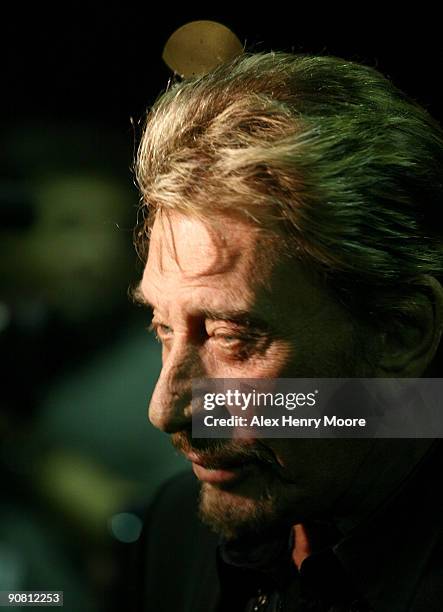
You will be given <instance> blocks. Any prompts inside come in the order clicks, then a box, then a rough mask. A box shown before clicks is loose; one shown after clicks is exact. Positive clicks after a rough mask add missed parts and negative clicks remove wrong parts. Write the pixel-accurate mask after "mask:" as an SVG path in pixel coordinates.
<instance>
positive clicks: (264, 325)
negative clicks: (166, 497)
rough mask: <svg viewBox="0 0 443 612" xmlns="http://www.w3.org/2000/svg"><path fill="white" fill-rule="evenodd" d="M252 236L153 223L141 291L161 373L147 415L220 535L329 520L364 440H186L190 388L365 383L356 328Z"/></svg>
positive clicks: (231, 225)
mask: <svg viewBox="0 0 443 612" xmlns="http://www.w3.org/2000/svg"><path fill="white" fill-rule="evenodd" d="M274 251H275V249H272V248H271V247H270V244H269V241H267V240H266V239H265V238H264V237H263V234H262V233H261V232H259V231H258V229H257V228H256V227H255V226H253V225H252V224H249V223H247V222H245V221H239V220H238V219H234V218H231V217H229V216H223V217H219V218H218V219H217V224H216V225H213V224H211V226H210V225H209V224H205V223H203V222H202V221H200V220H197V219H195V218H191V217H187V216H183V215H181V214H178V213H172V214H170V215H168V217H165V216H163V217H161V218H157V219H156V221H155V223H154V227H153V230H152V237H151V243H150V249H149V257H148V261H147V264H146V268H145V271H144V275H143V280H142V283H141V286H140V290H141V292H142V295H143V299H144V300H145V301H147V302H149V303H150V304H151V305H152V306H153V310H154V318H153V327H154V329H155V330H156V333H157V335H158V337H159V339H160V341H161V344H162V360H163V369H162V372H161V375H160V377H159V380H158V383H157V386H156V389H155V391H154V394H153V397H152V400H151V404H150V409H149V416H150V419H151V421H152V423H153V424H154V425H155V426H157V427H158V428H160V429H162V430H163V431H166V432H168V433H170V434H172V440H173V443H174V445H175V446H176V447H177V448H178V449H179V450H181V451H182V452H184V454H185V455H186V456H187V457H188V459H190V460H191V461H192V463H193V468H194V472H195V474H196V476H197V477H198V478H199V479H200V480H201V481H202V483H203V486H202V495H201V512H202V515H203V518H204V519H205V520H206V521H207V522H209V523H210V524H212V525H213V526H214V527H215V528H216V529H217V530H219V531H220V532H221V533H223V534H224V535H225V536H226V537H234V536H236V535H239V534H241V533H242V532H244V531H248V530H251V529H255V530H257V529H266V528H268V527H273V526H275V525H277V524H279V523H281V522H286V521H287V522H288V523H296V522H299V521H303V520H306V519H307V518H316V517H317V518H321V517H323V516H327V515H329V514H330V513H331V512H332V511H333V509H334V508H335V507H336V506H337V504H339V500H340V498H341V497H342V496H343V495H344V494H345V493H346V491H347V489H348V487H349V486H350V484H351V483H352V481H353V478H354V477H355V474H356V472H357V470H358V468H359V466H360V464H361V462H362V460H363V459H364V457H365V456H366V454H367V453H368V450H369V448H370V441H368V440H336V439H331V440H328V439H323V440H307V439H260V440H250V439H248V440H236V441H230V440H223V441H214V440H202V439H198V440H197V439H194V440H193V439H192V437H191V433H190V432H191V381H192V379H193V378H284V377H291V378H296V377H304V378H310V377H312V378H314V377H331V378H333V377H337V378H338V377H342V376H346V377H350V376H358V375H360V376H361V375H365V374H367V371H366V370H365V365H364V362H363V361H364V360H363V357H362V355H361V354H360V353H361V347H360V344H359V343H357V341H356V336H358V334H357V332H356V324H355V322H353V321H352V320H351V318H350V316H349V314H348V313H347V312H346V311H345V310H344V309H343V307H342V306H341V305H339V304H338V303H337V302H336V301H335V300H333V299H332V298H331V296H330V294H329V293H328V292H327V290H326V289H325V288H323V287H322V286H321V285H320V284H319V283H318V282H317V281H316V280H315V279H314V277H313V275H311V276H310V275H309V274H308V273H307V272H306V270H305V269H303V268H302V266H301V264H298V263H296V262H295V261H288V260H285V261H282V260H281V259H280V260H279V258H278V257H276V256H275V255H274Z"/></svg>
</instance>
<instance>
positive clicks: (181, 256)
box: [149, 214, 250, 279]
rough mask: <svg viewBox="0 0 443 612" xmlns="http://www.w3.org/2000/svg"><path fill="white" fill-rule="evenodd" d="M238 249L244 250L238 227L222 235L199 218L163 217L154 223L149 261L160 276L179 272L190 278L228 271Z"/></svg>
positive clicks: (177, 215)
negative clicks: (156, 268) (227, 234)
mask: <svg viewBox="0 0 443 612" xmlns="http://www.w3.org/2000/svg"><path fill="white" fill-rule="evenodd" d="M225 229H226V228H225ZM242 246H243V247H246V241H245V235H244V232H243V233H242V232H241V231H240V230H239V229H238V228H237V231H236V228H235V227H231V228H230V235H229V236H226V235H225V234H224V233H223V232H222V231H217V229H216V228H215V227H213V226H212V225H210V224H209V223H204V222H203V221H201V220H200V219H196V218H192V217H187V216H184V215H179V214H174V215H171V214H164V215H158V216H157V218H156V220H155V222H154V227H153V230H152V235H151V244H150V248H149V258H150V259H151V262H152V263H154V264H156V266H157V267H158V270H159V271H160V272H161V273H168V272H172V273H173V272H177V271H180V273H181V274H182V275H183V276H184V277H186V278H189V279H192V278H197V277H201V276H213V275H217V274H224V273H226V272H228V271H232V270H233V269H234V268H235V266H236V263H237V261H238V259H239V258H240V256H241V254H242V251H244V248H243V249H242ZM249 248H250V245H249Z"/></svg>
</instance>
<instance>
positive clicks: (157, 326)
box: [148, 321, 174, 342]
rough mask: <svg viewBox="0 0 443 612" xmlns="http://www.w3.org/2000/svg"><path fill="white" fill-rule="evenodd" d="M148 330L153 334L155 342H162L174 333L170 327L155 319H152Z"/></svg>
mask: <svg viewBox="0 0 443 612" xmlns="http://www.w3.org/2000/svg"><path fill="white" fill-rule="evenodd" d="M148 331H150V332H152V333H153V334H154V337H155V339H156V340H157V342H164V341H166V340H168V339H169V338H170V337H171V336H172V334H173V333H174V332H173V329H172V327H169V325H165V324H164V323H159V322H157V321H152V323H151V325H150V326H149V327H148Z"/></svg>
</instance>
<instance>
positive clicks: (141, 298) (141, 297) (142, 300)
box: [129, 283, 154, 308]
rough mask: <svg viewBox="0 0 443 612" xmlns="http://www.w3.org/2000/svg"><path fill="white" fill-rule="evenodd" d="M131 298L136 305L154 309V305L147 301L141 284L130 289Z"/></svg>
mask: <svg viewBox="0 0 443 612" xmlns="http://www.w3.org/2000/svg"><path fill="white" fill-rule="evenodd" d="M129 297H130V298H131V300H132V301H133V302H134V303H135V304H140V306H148V307H149V308H154V305H153V304H151V302H150V301H149V300H148V299H147V297H146V296H145V294H144V293H143V290H142V288H141V283H139V284H138V285H137V287H135V288H131V289H129Z"/></svg>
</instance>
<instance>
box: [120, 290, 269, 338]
mask: <svg viewBox="0 0 443 612" xmlns="http://www.w3.org/2000/svg"><path fill="white" fill-rule="evenodd" d="M130 297H131V299H132V300H133V302H135V303H136V304H140V305H141V306H147V307H148V308H151V309H152V310H154V309H155V306H154V304H152V302H150V301H149V300H148V298H147V297H146V296H145V294H144V293H143V291H142V288H141V283H140V284H139V285H137V287H135V288H134V289H131V290H130ZM200 312H201V316H203V317H204V318H205V319H207V320H209V321H226V322H227V323H235V324H237V325H244V326H245V327H250V328H255V329H262V330H267V329H269V328H270V325H269V323H268V322H267V321H265V320H264V319H261V318H260V317H257V316H256V315H255V314H254V313H251V312H250V311H248V310H244V309H233V310H215V309H212V308H203V309H202V310H201V311H200Z"/></svg>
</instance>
